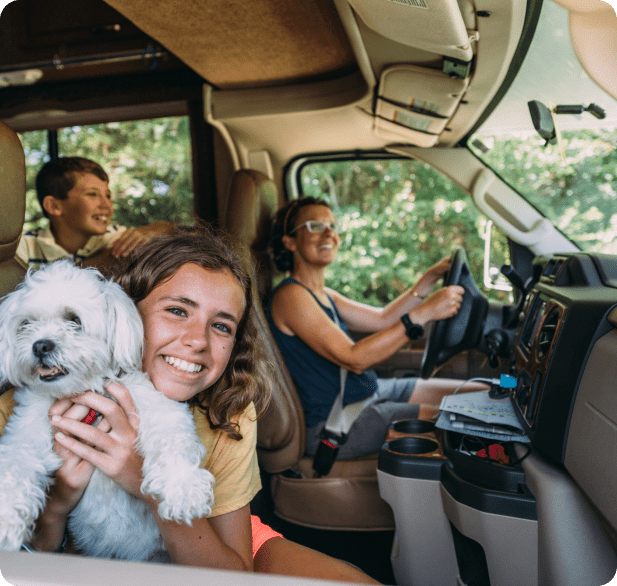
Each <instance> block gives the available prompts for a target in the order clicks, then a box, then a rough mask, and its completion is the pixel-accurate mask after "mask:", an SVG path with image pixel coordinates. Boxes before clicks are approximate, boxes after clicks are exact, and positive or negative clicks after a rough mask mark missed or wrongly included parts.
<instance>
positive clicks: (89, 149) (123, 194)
mask: <svg viewBox="0 0 617 586" xmlns="http://www.w3.org/2000/svg"><path fill="white" fill-rule="evenodd" d="M20 138H21V141H22V145H23V147H24V152H25V154H26V172H27V175H26V179H27V194H26V222H25V227H26V229H34V228H38V227H40V226H44V225H46V223H47V220H46V219H45V218H44V217H43V214H42V212H41V209H40V206H39V203H38V200H37V198H36V190H35V183H34V181H35V178H36V174H37V173H38V171H39V169H40V168H41V166H42V165H43V163H44V162H46V161H48V160H49V153H48V147H47V132H45V131H35V132H25V133H23V134H22V135H21V136H20ZM58 148H59V152H60V156H81V157H86V158H88V159H92V160H94V161H96V162H97V163H99V164H100V165H101V166H102V167H103V168H104V169H105V171H107V173H108V175H109V178H110V189H111V192H112V197H113V200H114V208H115V213H114V221H115V222H117V223H119V224H121V225H124V226H132V227H135V226H143V225H147V224H151V223H153V222H156V221H158V220H167V221H172V222H177V223H179V224H192V223H193V185H192V170H191V142H190V136H189V122H188V118H186V117H170V118H157V119H153V120H133V121H129V122H112V123H108V124H93V125H90V126H73V127H69V128H62V129H60V130H58Z"/></svg>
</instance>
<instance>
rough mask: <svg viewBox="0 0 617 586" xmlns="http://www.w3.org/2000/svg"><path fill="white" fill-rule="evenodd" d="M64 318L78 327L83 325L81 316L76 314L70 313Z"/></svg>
mask: <svg viewBox="0 0 617 586" xmlns="http://www.w3.org/2000/svg"><path fill="white" fill-rule="evenodd" d="M64 317H65V319H66V320H67V321H70V322H72V323H74V324H75V325H76V326H80V325H81V320H80V319H79V316H78V315H76V314H74V313H73V312H72V311H69V312H68V313H67V314H66V315H65V316H64Z"/></svg>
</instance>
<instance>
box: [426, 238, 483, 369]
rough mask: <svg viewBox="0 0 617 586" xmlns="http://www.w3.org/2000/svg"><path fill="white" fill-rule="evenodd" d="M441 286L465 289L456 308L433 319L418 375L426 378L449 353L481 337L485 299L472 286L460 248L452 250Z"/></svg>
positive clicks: (467, 267)
mask: <svg viewBox="0 0 617 586" xmlns="http://www.w3.org/2000/svg"><path fill="white" fill-rule="evenodd" d="M443 284H444V287H449V286H451V285H460V286H461V287H463V289H465V294H464V295H463V303H462V304H461V308H460V309H459V312H458V313H457V314H456V315H455V316H453V317H450V318H448V319H443V320H439V321H436V322H433V324H432V326H430V332H429V335H428V339H427V342H426V346H425V347H424V356H423V357H422V368H421V370H420V376H421V377H422V378H430V377H431V376H432V375H433V372H434V371H435V369H436V368H437V367H438V366H441V365H442V364H444V363H445V362H446V361H447V360H449V359H450V358H451V357H452V356H454V355H456V354H458V353H459V352H462V351H463V350H467V349H469V348H474V347H476V346H477V345H478V344H479V343H480V340H481V337H482V330H483V325H484V320H485V318H486V314H487V311H488V300H487V299H486V298H485V297H484V295H483V294H482V293H481V291H480V290H479V289H478V287H477V286H476V284H475V282H474V280H473V277H472V275H471V271H470V270H469V265H468V264H467V255H466V254H465V250H464V249H463V248H457V249H456V250H455V251H454V253H453V254H452V257H451V261H450V270H449V271H448V274H447V275H446V276H445V277H444V283H443Z"/></svg>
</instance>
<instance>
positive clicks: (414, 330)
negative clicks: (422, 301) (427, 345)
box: [401, 314, 424, 340]
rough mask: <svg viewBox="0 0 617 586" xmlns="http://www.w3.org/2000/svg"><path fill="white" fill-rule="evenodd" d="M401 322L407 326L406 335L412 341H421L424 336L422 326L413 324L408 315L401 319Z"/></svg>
mask: <svg viewBox="0 0 617 586" xmlns="http://www.w3.org/2000/svg"><path fill="white" fill-rule="evenodd" d="M401 321H402V322H403V325H404V326H405V333H406V334H407V337H408V338H409V339H410V340H419V339H420V338H421V337H422V336H424V328H423V327H422V326H421V325H418V324H415V323H413V322H412V321H411V320H410V319H409V316H408V315H407V314H404V315H403V316H402V317H401Z"/></svg>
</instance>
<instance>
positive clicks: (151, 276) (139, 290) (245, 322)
mask: <svg viewBox="0 0 617 586" xmlns="http://www.w3.org/2000/svg"><path fill="white" fill-rule="evenodd" d="M248 258H249V255H248V254H247V252H246V250H244V249H243V248H242V247H241V246H240V244H239V243H238V242H237V241H234V240H232V239H231V238H230V237H229V236H226V235H223V234H221V233H215V232H214V230H213V229H212V228H210V227H207V226H204V225H202V226H198V227H197V228H195V229H190V230H182V229H178V230H177V231H176V232H174V233H172V234H167V235H163V236H157V237H155V238H153V239H152V240H150V241H149V242H147V243H146V244H145V245H144V246H142V247H141V248H139V249H137V250H136V251H134V252H133V253H132V254H131V255H129V257H128V258H127V259H126V260H125V261H124V263H123V264H122V265H119V266H118V267H117V268H115V269H114V273H115V275H116V276H115V280H116V281H117V282H118V283H119V284H120V286H121V287H122V288H123V289H124V291H125V292H126V293H127V294H128V295H129V297H131V299H133V301H134V302H135V303H139V302H140V301H142V300H143V299H145V298H146V297H147V296H148V295H149V294H150V293H151V292H152V290H153V289H154V288H155V287H157V286H158V285H160V284H161V283H163V282H165V281H167V280H169V279H171V278H172V277H173V275H174V274H175V273H176V272H177V271H178V269H180V267H181V266H183V265H185V264H187V263H192V264H196V265H198V266H200V267H203V268H204V269H207V270H214V271H224V270H229V271H230V272H231V274H232V275H233V276H234V277H235V278H236V280H237V281H238V283H239V285H240V286H241V287H242V290H243V292H244V299H245V311H244V315H243V316H242V319H241V320H240V323H239V324H238V329H237V331H236V340H235V343H234V347H233V350H232V353H231V357H230V359H229V363H228V365H227V368H226V369H225V371H224V372H223V374H222V375H221V378H220V379H219V380H218V381H217V382H216V383H215V384H214V385H212V386H211V387H210V388H208V389H204V390H203V391H202V392H201V393H198V394H197V395H196V396H195V397H193V398H192V399H191V401H190V404H192V405H197V406H198V407H199V408H200V409H201V410H202V411H203V412H204V413H205V414H206V416H207V417H208V421H209V423H210V427H211V428H212V429H222V430H223V431H225V432H226V433H228V434H229V435H230V436H231V437H233V438H234V439H238V440H239V439H242V436H241V434H240V433H239V425H238V424H237V423H236V422H233V421H231V420H232V418H234V417H236V416H238V415H240V414H241V413H243V412H244V411H245V409H246V408H247V407H248V406H249V404H250V403H251V402H253V403H254V404H255V408H256V410H257V414H258V415H260V414H261V413H263V411H264V409H265V407H266V405H267V403H268V400H269V398H270V393H271V388H270V386H269V384H268V377H267V374H266V373H267V368H268V363H267V362H266V361H265V360H263V359H262V357H261V355H260V348H261V347H263V344H262V343H260V340H259V333H258V329H257V327H256V322H255V317H254V308H253V285H252V282H251V278H250V276H249V274H250V273H249V271H248V270H247V269H246V268H245V267H247V266H250V265H249V264H248V263H249V261H248Z"/></svg>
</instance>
